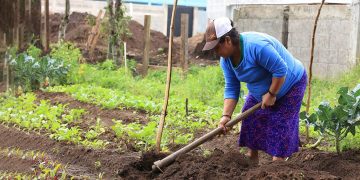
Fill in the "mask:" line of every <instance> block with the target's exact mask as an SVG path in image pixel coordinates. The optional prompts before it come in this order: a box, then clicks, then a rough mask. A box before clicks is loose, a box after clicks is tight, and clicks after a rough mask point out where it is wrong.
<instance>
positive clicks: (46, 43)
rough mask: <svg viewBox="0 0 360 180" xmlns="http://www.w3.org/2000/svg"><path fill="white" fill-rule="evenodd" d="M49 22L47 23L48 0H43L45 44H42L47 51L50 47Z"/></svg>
mask: <svg viewBox="0 0 360 180" xmlns="http://www.w3.org/2000/svg"><path fill="white" fill-rule="evenodd" d="M49 26H50V24H49V0H45V25H44V27H45V31H44V32H45V37H44V38H45V42H44V43H45V44H44V50H45V51H46V52H48V51H49V49H50V47H49V44H50V27H49Z"/></svg>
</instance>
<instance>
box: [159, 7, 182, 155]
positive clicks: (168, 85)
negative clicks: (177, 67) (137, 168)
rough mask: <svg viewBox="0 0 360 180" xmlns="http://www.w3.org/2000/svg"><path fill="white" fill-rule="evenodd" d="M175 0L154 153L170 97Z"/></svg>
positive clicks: (162, 128)
mask: <svg viewBox="0 0 360 180" xmlns="http://www.w3.org/2000/svg"><path fill="white" fill-rule="evenodd" d="M177 2H178V1H177V0H174V6H173V10H172V14H171V23H170V37H169V50H168V66H167V75H166V87H165V97H164V104H163V107H162V111H161V117H160V122H159V126H158V130H157V134H156V151H157V152H160V151H161V137H162V133H163V130H164V125H165V118H166V114H167V106H168V103H169V96H170V84H171V71H172V45H173V39H174V21H175V14H176V6H177Z"/></svg>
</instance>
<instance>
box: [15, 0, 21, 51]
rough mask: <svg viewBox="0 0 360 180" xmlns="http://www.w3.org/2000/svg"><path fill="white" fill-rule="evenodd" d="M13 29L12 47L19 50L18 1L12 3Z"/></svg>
mask: <svg viewBox="0 0 360 180" xmlns="http://www.w3.org/2000/svg"><path fill="white" fill-rule="evenodd" d="M14 13H15V14H14V17H15V18H14V19H15V22H14V28H13V42H14V45H15V46H16V47H17V48H19V46H20V36H19V34H20V0H16V1H15V2H14Z"/></svg>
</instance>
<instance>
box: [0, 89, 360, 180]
mask: <svg viewBox="0 0 360 180" xmlns="http://www.w3.org/2000/svg"><path fill="white" fill-rule="evenodd" d="M37 96H38V97H39V98H40V99H48V100H50V101H51V102H52V103H54V104H56V103H65V104H68V106H69V107H70V108H84V109H86V110H87V111H89V112H90V113H89V114H90V115H89V114H88V115H87V116H89V117H92V116H97V115H98V116H100V117H107V116H111V117H109V118H113V117H115V116H116V117H117V118H120V119H121V118H122V117H126V111H124V112H120V111H122V110H114V111H109V110H103V109H101V108H99V107H97V106H94V105H91V104H86V103H82V102H78V101H76V100H74V99H72V98H71V97H70V96H68V95H66V94H63V93H44V92H37ZM111 113H114V114H113V115H109V114H111ZM123 113H125V114H123ZM91 114H92V115H91ZM131 116H132V114H131ZM136 116H138V118H140V119H141V120H140V121H143V122H146V121H147V120H146V119H144V116H145V115H144V114H141V113H137V115H135V117H136ZM85 119H86V118H85ZM89 119H90V118H88V120H89ZM103 119H106V118H103ZM123 119H124V118H123ZM131 119H132V118H129V122H130V120H131ZM89 121H90V120H89ZM237 138H238V133H232V134H231V133H230V134H228V135H226V136H221V137H216V138H214V139H212V140H211V141H209V142H207V143H205V144H203V145H202V146H200V147H198V148H196V149H194V150H193V151H191V152H189V153H187V154H184V155H181V156H180V157H179V158H178V159H177V160H176V161H175V162H174V163H172V164H171V165H170V166H168V167H164V168H162V170H163V171H164V172H163V173H153V172H152V171H151V166H152V164H153V162H155V161H156V160H160V159H162V158H164V157H165V156H166V154H156V153H153V152H145V153H142V152H136V151H133V150H132V149H129V148H126V147H125V146H123V145H120V144H119V145H118V146H108V147H106V149H101V150H93V149H88V148H84V147H81V146H78V145H74V144H71V143H65V142H58V141H55V140H51V139H50V138H49V137H48V135H46V134H38V133H33V132H30V133H29V132H24V131H21V130H19V129H17V128H13V127H7V126H4V125H0V148H2V149H5V148H15V149H20V150H24V151H26V150H36V151H41V152H45V153H47V155H49V156H50V157H51V159H52V160H53V161H58V162H60V163H62V164H64V165H67V169H66V170H67V172H68V173H69V175H72V176H75V177H77V178H78V179H82V178H85V177H87V178H90V179H96V178H98V177H99V174H100V173H104V178H105V179H349V180H350V179H351V180H352V179H360V150H351V151H346V152H343V153H342V154H340V155H337V154H336V153H333V152H324V151H320V150H316V149H302V150H301V151H300V152H298V153H295V154H294V155H293V156H292V157H291V158H289V160H288V161H286V162H272V161H271V157H270V156H268V155H266V154H264V153H260V162H259V164H255V163H253V162H252V161H250V160H248V159H247V157H245V156H244V155H243V153H240V149H239V148H238V147H237V145H236V144H237ZM113 144H116V142H113ZM177 148H180V147H177ZM99 164H100V166H99ZM33 165H34V164H33V162H32V161H28V160H24V159H19V158H16V157H7V156H6V155H0V171H10V172H22V173H29V172H30V171H31V167H32V166H33Z"/></svg>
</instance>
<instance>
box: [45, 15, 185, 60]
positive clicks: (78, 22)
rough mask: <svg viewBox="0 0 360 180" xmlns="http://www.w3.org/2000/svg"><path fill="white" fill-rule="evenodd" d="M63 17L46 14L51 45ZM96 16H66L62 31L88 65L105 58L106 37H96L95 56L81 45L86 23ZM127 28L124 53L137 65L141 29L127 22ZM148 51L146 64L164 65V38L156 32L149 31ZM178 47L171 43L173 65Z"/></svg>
mask: <svg viewBox="0 0 360 180" xmlns="http://www.w3.org/2000/svg"><path fill="white" fill-rule="evenodd" d="M62 18H63V14H59V13H55V14H52V15H50V33H51V35H50V37H51V42H52V43H54V42H57V41H58V33H59V26H60V23H61V20H62ZM95 18H96V17H95V16H93V15H91V14H88V13H78V12H73V13H72V14H71V15H70V16H69V23H68V26H67V28H66V36H65V40H66V41H70V42H73V43H75V44H76V45H77V46H78V47H79V48H80V49H81V51H82V53H83V55H84V57H85V58H86V59H87V61H89V62H93V63H95V62H99V61H103V60H105V59H106V54H107V44H108V35H106V34H100V38H99V40H98V42H97V44H96V48H95V53H94V54H95V55H94V57H92V58H90V57H89V54H88V52H86V50H85V49H86V47H85V44H86V42H87V39H88V37H89V34H90V33H91V29H92V26H91V25H90V24H89V22H88V20H89V19H95ZM129 29H130V32H131V36H130V37H129V38H127V39H125V41H126V42H127V50H128V52H127V53H128V55H129V57H132V58H135V60H137V61H139V62H141V60H142V56H143V49H144V38H143V37H144V26H142V25H141V24H139V23H138V22H136V21H133V20H131V21H130V22H129ZM150 34H151V45H150V46H151V48H150V62H151V63H150V64H154V65H166V62H167V49H168V41H169V40H168V38H167V37H166V36H165V35H164V34H162V33H161V32H158V31H153V30H152V31H151V33H150ZM179 48H180V46H179V44H174V50H175V51H174V54H173V58H174V64H175V63H177V61H178V59H179V57H180V54H179V51H178V49H179Z"/></svg>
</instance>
